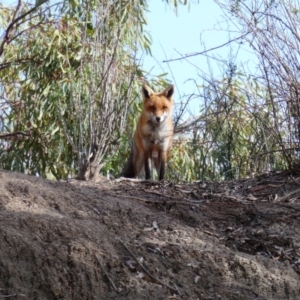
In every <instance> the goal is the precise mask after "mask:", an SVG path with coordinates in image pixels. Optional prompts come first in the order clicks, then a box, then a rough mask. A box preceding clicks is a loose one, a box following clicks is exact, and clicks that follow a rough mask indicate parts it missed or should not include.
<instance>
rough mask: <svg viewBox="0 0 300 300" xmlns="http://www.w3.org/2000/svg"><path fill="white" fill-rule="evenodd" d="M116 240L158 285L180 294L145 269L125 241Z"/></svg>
mask: <svg viewBox="0 0 300 300" xmlns="http://www.w3.org/2000/svg"><path fill="white" fill-rule="evenodd" d="M116 240H118V241H119V242H120V243H121V244H122V245H123V246H124V248H125V249H126V250H127V251H128V252H129V253H130V255H131V256H132V257H133V258H134V259H135V261H136V262H137V263H138V264H139V266H140V267H141V268H142V270H143V271H144V272H145V273H146V274H147V275H148V276H149V277H150V278H151V279H152V280H154V281H156V282H157V283H159V284H161V285H164V286H165V287H167V288H169V289H170V290H171V291H173V292H175V293H178V290H177V289H175V288H173V287H171V286H169V285H167V284H166V283H164V282H163V281H161V280H160V279H158V278H156V277H155V276H153V275H152V274H151V273H150V272H149V271H148V270H147V269H145V267H144V266H143V265H142V264H141V263H140V262H139V260H138V259H137V258H136V257H135V255H134V254H133V253H132V252H131V251H130V250H129V249H128V247H127V246H126V245H125V244H124V243H123V241H122V240H121V239H120V238H116Z"/></svg>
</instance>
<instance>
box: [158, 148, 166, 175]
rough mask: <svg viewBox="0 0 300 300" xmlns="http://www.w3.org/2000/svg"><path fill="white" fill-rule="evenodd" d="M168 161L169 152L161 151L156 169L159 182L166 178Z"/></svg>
mask: <svg viewBox="0 0 300 300" xmlns="http://www.w3.org/2000/svg"><path fill="white" fill-rule="evenodd" d="M166 161H167V151H160V152H159V154H158V163H157V167H156V170H157V174H158V180H163V179H164V178H165V170H166Z"/></svg>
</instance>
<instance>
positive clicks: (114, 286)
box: [95, 254, 119, 293]
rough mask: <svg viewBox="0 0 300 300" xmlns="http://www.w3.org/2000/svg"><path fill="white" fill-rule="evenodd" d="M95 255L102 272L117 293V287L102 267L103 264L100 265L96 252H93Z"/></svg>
mask: <svg viewBox="0 0 300 300" xmlns="http://www.w3.org/2000/svg"><path fill="white" fill-rule="evenodd" d="M95 256H96V258H97V260H98V262H99V264H100V266H101V268H102V270H103V272H104V273H105V275H106V277H107V278H108V280H109V281H110V283H111V285H112V286H113V288H114V289H115V291H116V292H117V293H119V290H118V288H117V287H116V285H115V283H114V282H113V280H112V279H111V278H110V277H109V276H108V274H107V272H106V270H105V269H104V267H103V265H102V263H101V260H100V258H99V257H98V255H97V254H95Z"/></svg>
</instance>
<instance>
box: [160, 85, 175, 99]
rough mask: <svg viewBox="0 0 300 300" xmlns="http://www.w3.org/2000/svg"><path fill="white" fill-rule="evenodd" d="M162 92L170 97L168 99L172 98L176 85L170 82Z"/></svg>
mask: <svg viewBox="0 0 300 300" xmlns="http://www.w3.org/2000/svg"><path fill="white" fill-rule="evenodd" d="M162 94H163V95H164V96H165V97H166V98H168V99H170V98H172V96H173V94H174V85H173V84H170V85H169V86H168V87H167V88H166V89H165V90H164V91H163V92H162Z"/></svg>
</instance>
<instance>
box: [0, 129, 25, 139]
mask: <svg viewBox="0 0 300 300" xmlns="http://www.w3.org/2000/svg"><path fill="white" fill-rule="evenodd" d="M18 135H23V136H30V133H28V132H23V131H16V132H12V133H6V134H0V139H5V138H9V137H13V136H18Z"/></svg>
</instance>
